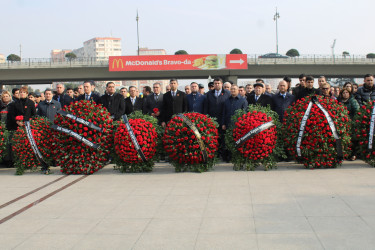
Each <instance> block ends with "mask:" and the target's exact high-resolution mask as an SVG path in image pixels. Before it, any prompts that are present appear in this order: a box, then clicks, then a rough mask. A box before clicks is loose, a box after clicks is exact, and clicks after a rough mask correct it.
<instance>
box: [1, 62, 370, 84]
mask: <svg viewBox="0 0 375 250" xmlns="http://www.w3.org/2000/svg"><path fill="white" fill-rule="evenodd" d="M108 68H109V67H108V61H97V60H95V58H77V59H74V60H72V61H60V62H58V61H53V60H52V59H50V58H48V59H47V58H45V59H23V60H22V61H21V62H13V63H12V62H7V63H0V84H4V85H7V84H43V83H46V84H50V83H52V82H65V81H84V80H87V79H90V80H95V81H109V80H112V81H114V80H161V79H170V78H177V79H204V78H208V76H213V77H214V76H220V77H222V78H223V79H226V80H232V81H234V82H236V81H237V79H238V78H280V77H284V76H289V77H292V78H294V77H298V75H300V74H301V73H304V74H306V75H313V76H320V75H324V76H326V77H330V78H361V77H363V76H364V75H365V74H369V73H370V74H375V59H368V58H365V57H364V56H361V57H354V56H353V57H335V58H333V57H332V56H302V57H293V58H278V59H271V58H267V59H266V58H258V57H257V56H254V55H253V56H248V69H246V70H228V69H223V70H171V71H120V72H110V71H109V70H108Z"/></svg>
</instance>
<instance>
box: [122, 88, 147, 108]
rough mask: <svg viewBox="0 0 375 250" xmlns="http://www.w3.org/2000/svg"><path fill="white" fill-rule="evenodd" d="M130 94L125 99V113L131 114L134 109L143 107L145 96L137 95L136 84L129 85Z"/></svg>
mask: <svg viewBox="0 0 375 250" xmlns="http://www.w3.org/2000/svg"><path fill="white" fill-rule="evenodd" d="M129 94H130V96H129V97H127V98H126V99H125V114H126V115H130V114H131V113H133V112H134V111H137V110H140V111H142V109H143V98H140V97H138V96H137V88H136V87H135V86H130V87H129Z"/></svg>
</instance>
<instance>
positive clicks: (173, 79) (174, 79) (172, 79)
mask: <svg viewBox="0 0 375 250" xmlns="http://www.w3.org/2000/svg"><path fill="white" fill-rule="evenodd" d="M173 81H176V82H178V81H177V79H176V78H171V80H169V82H173Z"/></svg>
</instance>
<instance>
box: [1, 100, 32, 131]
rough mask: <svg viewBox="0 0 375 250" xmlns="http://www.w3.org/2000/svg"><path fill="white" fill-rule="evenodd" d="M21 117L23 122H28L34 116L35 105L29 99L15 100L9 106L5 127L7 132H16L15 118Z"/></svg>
mask: <svg viewBox="0 0 375 250" xmlns="http://www.w3.org/2000/svg"><path fill="white" fill-rule="evenodd" d="M19 115H23V121H28V120H30V118H31V117H33V116H35V115H36V109H35V103H34V102H33V101H31V100H30V99H29V98H25V99H17V100H16V101H15V102H12V103H11V104H9V108H8V115H7V122H6V127H7V129H8V130H17V128H18V125H17V122H16V117H17V116H19Z"/></svg>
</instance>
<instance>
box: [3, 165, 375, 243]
mask: <svg viewBox="0 0 375 250" xmlns="http://www.w3.org/2000/svg"><path fill="white" fill-rule="evenodd" d="M14 171H15V170H14V169H5V168H2V169H0V190H1V195H0V220H2V219H3V218H6V217H7V216H8V215H11V214H12V213H14V212H16V211H18V210H20V209H22V208H24V207H26V206H27V205H29V204H30V206H29V207H30V208H29V209H26V210H25V211H23V212H22V213H19V214H15V215H14V217H12V218H10V219H9V220H7V221H5V222H3V223H2V224H0V248H1V249H288V250H290V249H374V248H375V169H374V168H371V167H369V166H368V165H366V164H365V163H363V162H362V161H355V162H345V163H344V165H343V166H342V167H341V168H338V169H315V170H308V169H304V168H303V167H302V166H301V165H297V164H294V163H291V162H290V163H280V164H278V169H277V170H270V171H263V170H262V169H257V170H256V171H254V172H242V171H240V172H235V171H233V170H232V167H231V165H230V164H225V163H221V164H218V165H217V166H216V167H215V170H213V171H211V172H207V173H201V174H198V173H175V172H174V169H173V168H172V167H171V166H170V165H169V164H167V163H158V164H157V166H156V167H155V169H154V171H153V172H151V173H140V174H122V173H119V172H117V171H114V170H113V168H112V166H107V167H106V168H104V169H102V170H101V171H99V172H98V173H96V174H94V175H91V176H87V177H83V178H82V176H67V177H64V178H62V179H59V178H61V177H62V176H63V175H61V174H60V172H59V169H57V168H56V169H54V172H55V173H54V174H52V175H48V176H44V175H41V174H39V173H30V172H27V173H25V174H24V175H23V176H15V175H14ZM54 180H55V181H56V180H57V181H56V182H54V183H51V184H50V185H49V186H46V187H44V188H42V189H40V190H39V191H37V192H35V193H32V194H30V195H28V196H26V197H24V198H22V199H19V200H17V201H15V202H13V203H11V204H9V205H7V206H2V205H3V204H5V203H7V202H9V201H11V200H13V199H15V198H17V197H19V196H21V195H24V194H26V193H28V192H30V191H31V190H34V189H36V188H38V187H41V186H43V185H45V184H47V183H50V182H52V181H54ZM75 180H76V181H77V182H76V183H72V182H73V181H75ZM69 184H71V185H70V186H67V187H66V188H65V189H63V188H62V187H64V186H66V185H69ZM60 188H61V189H60ZM55 190H57V191H59V192H54V191H55ZM43 197H44V198H46V197H47V198H46V199H44V200H40V199H41V198H43ZM38 200H39V201H38ZM36 201H37V202H36ZM33 202H35V203H33Z"/></svg>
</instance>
